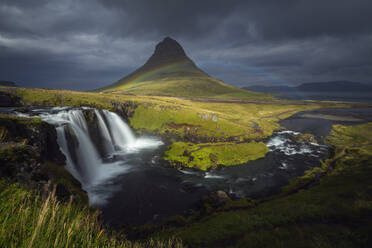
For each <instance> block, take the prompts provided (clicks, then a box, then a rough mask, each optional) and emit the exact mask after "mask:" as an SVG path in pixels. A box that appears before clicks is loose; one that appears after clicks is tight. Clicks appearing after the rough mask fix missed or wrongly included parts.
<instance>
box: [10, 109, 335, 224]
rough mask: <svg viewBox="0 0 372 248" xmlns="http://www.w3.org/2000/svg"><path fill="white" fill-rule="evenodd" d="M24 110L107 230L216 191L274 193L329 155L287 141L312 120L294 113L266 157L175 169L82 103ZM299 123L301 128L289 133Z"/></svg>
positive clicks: (118, 121) (150, 141)
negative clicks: (52, 136)
mask: <svg viewBox="0 0 372 248" xmlns="http://www.w3.org/2000/svg"><path fill="white" fill-rule="evenodd" d="M12 111H13V112H14V111H15V110H12ZM337 111H339V110H337ZM30 112H31V114H28V115H36V116H39V117H40V118H42V119H43V120H44V121H47V122H49V123H51V124H53V125H55V127H56V130H57V134H58V143H59V145H60V148H61V150H62V151H63V153H64V154H65V155H66V158H67V165H66V166H67V169H68V170H69V171H70V172H71V174H72V175H74V177H75V178H77V179H78V180H79V181H80V182H81V183H82V185H83V188H84V189H85V190H86V191H87V192H88V196H89V200H90V204H91V205H93V206H95V207H97V208H99V209H100V210H101V211H102V217H103V220H104V221H105V222H106V223H107V224H110V225H111V226H114V227H120V226H122V225H124V224H127V223H131V224H143V223H145V222H148V221H158V220H161V219H163V218H165V217H167V216H171V215H176V214H183V213H185V211H187V210H188V209H190V208H194V207H195V205H196V204H197V203H198V201H199V200H200V198H201V197H202V196H203V195H206V194H208V193H209V192H212V191H216V190H223V191H225V192H227V193H228V194H229V195H230V197H232V198H234V197H235V198H240V197H251V198H256V197H262V196H267V195H271V194H275V193H278V192H279V191H280V187H282V186H284V185H286V184H287V183H288V181H289V180H290V179H291V178H294V177H297V176H301V175H303V173H304V171H306V170H308V169H312V168H314V167H316V166H320V160H321V159H325V158H326V157H327V156H328V152H329V148H328V147H327V146H326V145H324V144H321V143H320V144H314V143H304V142H299V141H296V140H295V139H293V136H294V135H296V134H298V132H302V133H309V132H310V133H311V131H312V130H311V129H309V127H310V126H312V125H310V126H308V125H306V123H305V124H304V119H306V120H310V123H313V120H312V119H311V118H310V119H309V118H304V117H300V118H296V117H293V119H291V120H288V121H286V120H284V121H283V123H282V125H283V126H284V127H287V129H288V130H285V131H280V132H276V133H274V135H273V136H272V137H270V138H268V139H267V140H266V141H265V142H266V145H267V146H268V148H269V150H270V151H269V152H268V153H267V155H266V156H265V158H262V159H258V160H255V161H251V162H248V163H246V164H243V165H238V166H232V167H223V168H219V169H216V170H212V171H208V172H201V171H196V170H192V169H177V168H172V167H168V166H166V163H165V161H163V160H162V158H161V157H162V154H163V152H164V151H165V150H166V149H167V147H166V146H165V145H164V144H163V143H162V141H161V140H160V139H159V138H156V137H151V138H149V137H147V138H146V137H138V135H135V134H134V133H133V131H132V130H131V129H130V127H129V126H128V125H127V124H126V123H125V121H124V120H123V119H122V118H121V117H120V116H119V115H117V114H116V113H112V112H109V111H106V110H97V109H87V108H51V109H50V108H49V109H33V110H31V111H30ZM23 115H24V114H23ZM26 116H27V115H26ZM89 116H90V117H89ZM87 118H88V119H87ZM318 122H319V121H318ZM288 123H290V124H291V125H289V124H288ZM319 123H320V122H319ZM300 126H303V127H304V128H303V129H302V130H295V129H296V128H294V127H300ZM291 127H293V128H291ZM290 130H294V131H290ZM315 135H316V137H319V136H318V135H317V133H315Z"/></svg>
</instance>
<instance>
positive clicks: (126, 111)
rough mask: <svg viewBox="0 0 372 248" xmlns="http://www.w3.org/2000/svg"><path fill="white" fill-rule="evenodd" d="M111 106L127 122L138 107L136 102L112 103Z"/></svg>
mask: <svg viewBox="0 0 372 248" xmlns="http://www.w3.org/2000/svg"><path fill="white" fill-rule="evenodd" d="M111 105H112V106H114V109H113V111H114V112H115V113H117V114H118V115H120V116H121V117H122V118H123V119H124V120H126V121H127V122H128V121H129V119H130V118H131V117H132V116H133V115H134V111H135V110H136V108H137V107H138V104H137V103H134V102H111Z"/></svg>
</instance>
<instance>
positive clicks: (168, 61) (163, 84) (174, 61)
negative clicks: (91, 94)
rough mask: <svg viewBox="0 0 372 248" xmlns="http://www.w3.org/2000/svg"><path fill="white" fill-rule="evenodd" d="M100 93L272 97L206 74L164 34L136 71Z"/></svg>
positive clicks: (175, 42) (99, 90) (179, 46)
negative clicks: (162, 38) (150, 54)
mask: <svg viewBox="0 0 372 248" xmlns="http://www.w3.org/2000/svg"><path fill="white" fill-rule="evenodd" d="M96 91H98V92H104V93H124V94H134V95H163V96H180V97H210V98H258V97H259V98H272V97H271V96H269V95H264V94H262V93H256V92H251V91H247V90H244V89H240V88H237V87H234V86H232V85H229V84H226V83H224V82H222V81H221V80H218V79H215V78H213V77H211V76H209V75H208V74H207V73H205V72H204V71H202V70H201V69H199V68H198V67H197V66H196V65H195V63H194V62H193V61H192V60H191V59H190V58H189V57H188V56H187V55H186V53H185V51H184V49H183V48H182V46H181V45H180V44H179V43H178V42H177V41H175V40H173V39H171V38H169V37H167V38H165V39H164V40H163V41H161V42H160V43H159V44H157V45H156V48H155V51H154V53H153V55H152V56H151V57H150V58H149V59H148V60H147V62H146V63H145V64H144V65H143V66H141V67H140V68H139V69H137V70H136V71H134V72H132V73H130V74H129V75H127V76H125V77H123V78H122V79H120V80H118V81H117V82H116V83H114V84H111V85H109V86H107V87H104V88H101V89H97V90H96Z"/></svg>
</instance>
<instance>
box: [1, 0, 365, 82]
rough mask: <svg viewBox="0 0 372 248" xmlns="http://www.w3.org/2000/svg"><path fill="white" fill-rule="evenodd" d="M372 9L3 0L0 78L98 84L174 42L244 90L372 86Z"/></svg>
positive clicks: (238, 1)
mask: <svg viewBox="0 0 372 248" xmlns="http://www.w3.org/2000/svg"><path fill="white" fill-rule="evenodd" d="M370 13H372V2H371V1H366V0H353V1H349V0H337V1H336V0H323V1H320V0H319V1H308V0H282V1H278V0H266V1H259V0H245V1H244V0H230V1H226V0H204V1H190V0H189V1H186V0H157V1H148V0H133V1H129V0H89V1H88V0H48V1H47V0H35V1H28V0H18V1H14V0H0V79H5V80H16V81H22V82H24V84H25V85H27V86H30V87H31V86H32V87H56V88H70V89H90V88H95V87H99V86H101V85H105V84H108V83H111V82H113V81H115V80H117V79H118V78H120V77H122V76H124V75H125V74H126V73H128V72H130V71H131V70H133V69H134V68H136V67H138V66H140V65H141V64H143V63H144V62H145V61H146V59H147V57H149V56H150V55H151V53H152V51H153V48H154V46H155V45H156V43H157V42H158V41H160V40H161V39H162V38H163V37H164V36H172V37H174V38H175V39H177V40H178V41H179V42H180V43H181V44H182V45H183V46H184V48H185V50H186V52H187V53H188V54H189V55H190V57H191V58H192V59H194V60H195V62H196V63H197V64H198V65H199V66H201V67H202V68H203V69H205V70H206V71H207V72H208V73H209V74H211V75H212V76H216V77H218V78H220V79H222V80H224V81H226V82H229V83H232V84H235V85H238V86H244V85H249V84H255V83H260V84H267V83H283V84H297V83H301V82H305V81H325V80H338V79H347V80H355V81H361V82H366V83H369V82H371V83H372V73H371V71H372V54H371V53H372V52H371V51H372V45H371V44H372V17H371V16H372V15H371V14H370Z"/></svg>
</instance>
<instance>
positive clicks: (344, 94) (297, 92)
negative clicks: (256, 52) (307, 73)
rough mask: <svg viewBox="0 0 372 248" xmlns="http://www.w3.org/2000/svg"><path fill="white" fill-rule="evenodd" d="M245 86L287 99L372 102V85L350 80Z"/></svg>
mask: <svg viewBox="0 0 372 248" xmlns="http://www.w3.org/2000/svg"><path fill="white" fill-rule="evenodd" d="M244 88H245V89H247V90H252V91H257V92H262V93H267V94H277V95H281V97H284V98H287V99H297V100H309V99H311V100H333V101H352V102H369V103H372V85H368V84H362V83H356V82H350V81H331V82H314V83H304V84H301V85H298V86H296V87H289V86H262V85H252V86H249V87H244Z"/></svg>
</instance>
